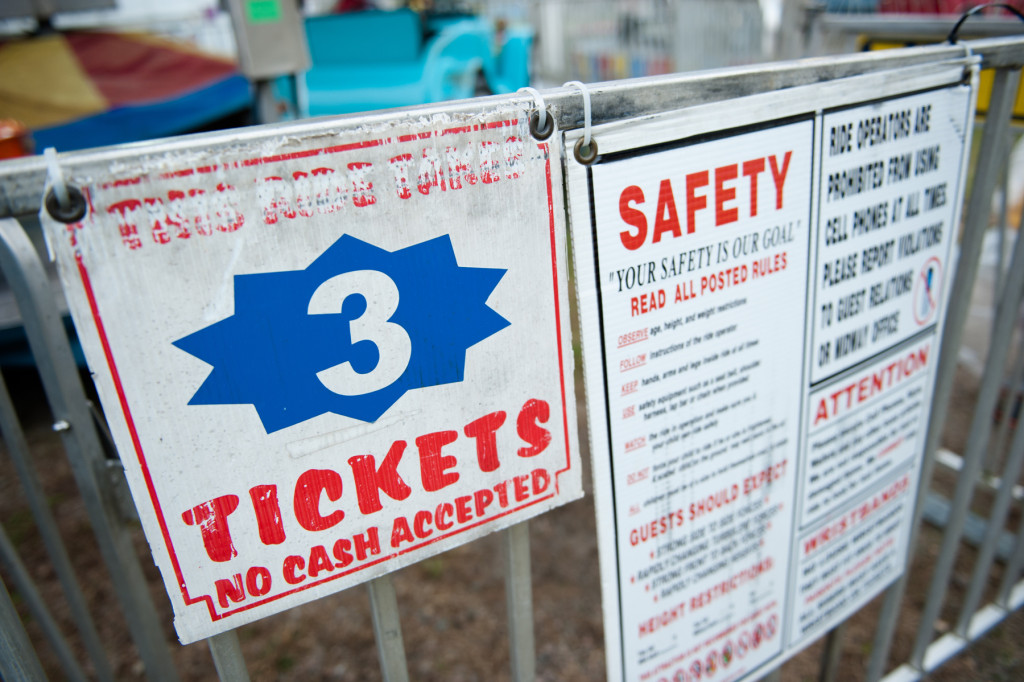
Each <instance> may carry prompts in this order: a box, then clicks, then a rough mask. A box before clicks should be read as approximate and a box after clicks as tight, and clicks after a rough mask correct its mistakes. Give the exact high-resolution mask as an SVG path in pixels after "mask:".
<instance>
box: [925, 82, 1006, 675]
mask: <svg viewBox="0 0 1024 682" xmlns="http://www.w3.org/2000/svg"><path fill="white" fill-rule="evenodd" d="M1019 77H1020V74H1019V72H1016V71H1015V72H1013V74H1012V75H1007V79H1006V82H1007V84H1008V91H1009V92H1011V93H1016V91H1017V87H1016V86H1017V83H1018V82H1019ZM1011 83H1012V86H1010V85H1009V84H1011ZM993 99H995V95H994V94H993ZM993 109H995V107H994V106H993ZM996 115H997V116H998V115H999V114H998V113H997V114H996ZM1008 119H1009V111H1007V112H1006V113H1005V115H1003V116H1002V117H1001V120H1003V121H1008ZM998 123H999V121H998V120H997V121H990V122H989V123H988V124H987V125H986V132H987V127H988V125H992V124H996V125H998ZM1001 139H1002V140H1003V149H1002V151H1001V152H1000V153H999V154H996V155H993V156H992V157H991V162H990V164H989V165H990V166H992V167H994V168H993V169H992V170H993V172H996V173H998V172H999V168H1000V167H1001V166H1002V165H1003V163H1002V161H1003V160H1004V159H1005V139H1006V132H1005V126H1004V130H1003V132H1002V135H1001ZM982 158H987V157H982ZM978 173H979V180H978V182H980V177H981V169H979V171H978ZM993 180H994V178H993ZM975 191H977V190H975ZM971 199H972V200H973V199H974V195H973V192H972V196H971ZM986 218H987V215H986ZM986 222H987V221H986ZM974 227H975V229H978V228H981V229H982V230H983V229H984V227H985V223H980V224H979V225H978V226H974ZM971 281H973V278H972V280H971ZM1022 287H1024V240H1022V239H1019V238H1018V239H1017V243H1016V245H1015V247H1014V254H1013V259H1012V260H1011V261H1010V267H1009V270H1008V271H1007V277H1006V282H1005V286H1004V287H1003V291H1004V295H1003V297H1002V299H1001V300H1000V303H999V307H998V311H999V312H998V314H997V315H996V321H995V328H994V330H993V333H992V342H991V346H990V348H989V353H988V360H987V362H986V365H985V373H984V376H983V378H982V384H981V388H980V390H979V394H978V402H977V406H976V408H975V412H974V419H973V422H972V423H971V429H970V432H969V434H968V436H967V449H966V452H965V453H964V465H963V468H962V469H961V470H960V476H959V477H958V478H957V485H956V490H955V492H954V497H953V507H952V510H951V513H950V518H949V521H948V522H947V524H946V528H945V533H944V535H943V541H942V548H941V550H940V552H939V558H938V561H937V562H936V565H935V569H934V572H933V573H932V582H931V586H930V588H929V590H928V598H927V600H926V601H925V606H924V609H923V611H922V613H921V622H920V626H919V627H918V631H917V639H916V640H915V643H914V650H913V653H912V655H911V658H910V663H911V665H912V666H914V667H915V668H918V669H922V670H923V669H924V659H925V654H926V652H927V648H928V645H929V644H930V643H931V641H932V637H933V633H934V629H933V624H934V622H935V620H936V619H937V618H938V616H939V612H940V610H941V608H942V604H943V601H944V597H945V594H946V589H947V587H948V584H949V578H950V576H951V574H952V571H953V563H954V561H955V560H956V555H957V550H958V548H959V545H960V538H961V536H962V534H963V528H964V523H965V521H966V519H967V512H968V509H967V508H968V506H969V505H970V501H971V497H972V496H973V493H974V486H975V484H976V482H977V480H978V474H979V473H980V471H981V465H982V463H983V462H984V461H985V448H986V446H987V445H988V439H989V435H990V434H991V433H992V423H991V419H992V412H993V409H994V408H995V405H996V400H997V398H998V392H999V384H1000V383H1001V380H1002V374H1003V367H1004V365H1005V363H1006V354H1007V350H1008V349H1009V345H1010V334H1011V333H1012V331H1013V326H1014V324H1015V322H1016V318H1017V316H1016V310H1017V305H1018V304H1019V302H1020V294H1021V290H1022ZM947 352H949V351H947Z"/></svg>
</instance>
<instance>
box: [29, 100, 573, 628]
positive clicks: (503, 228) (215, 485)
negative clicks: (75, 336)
mask: <svg viewBox="0 0 1024 682" xmlns="http://www.w3.org/2000/svg"><path fill="white" fill-rule="evenodd" d="M143 153H144V152H140V156H139V159H138V164H137V166H135V167H133V168H128V167H127V165H126V164H125V165H122V166H120V167H119V168H117V169H111V170H110V173H109V176H108V177H103V178H101V179H97V181H95V182H93V183H91V184H89V185H87V186H86V187H84V188H83V191H84V192H85V194H86V196H87V197H88V201H89V212H88V214H87V216H86V218H85V219H84V220H83V221H82V222H81V223H77V224H74V225H71V226H66V225H63V224H59V223H55V222H52V221H48V220H47V221H46V230H47V234H48V238H49V240H50V242H51V244H52V245H53V247H54V248H55V250H56V252H57V257H58V260H59V265H60V269H61V275H62V279H63V282H64V285H65V287H66V289H67V291H68V298H69V303H70V306H71V310H72V312H73V315H74V318H75V323H76V326H77V328H78V330H79V333H80V335H81V337H82V340H83V345H84V348H85V351H86V356H87V359H88V360H89V363H90V367H91V369H92V371H93V372H94V373H95V376H96V379H97V384H98V387H99V391H100V395H101V399H102V401H103V404H104V407H105V409H106V412H107V414H108V417H109V418H110V421H111V427H112V430H113V432H114V436H115V440H116V442H117V445H118V448H119V451H120V453H121V456H122V459H123V461H124V463H125V469H126V472H127V475H128V480H129V483H130V485H131V489H132V493H133V496H134V498H135V501H136V504H137V506H138V508H139V513H140V516H141V518H142V522H143V526H144V528H145V531H146V534H147V537H148V538H149V541H150V545H151V547H152V550H153V554H154V557H155V559H156V562H157V565H158V566H159V567H160V569H161V572H162V573H163V576H164V580H165V583H166V587H167V591H168V594H169V595H170V598H171V601H172V603H173V605H174V611H175V615H176V618H175V626H176V628H177V630H178V634H179V637H180V639H181V641H182V642H183V643H188V642H192V641H195V640H197V639H199V638H203V637H208V636H210V635H212V634H215V633H218V632H221V631H224V630H227V629H231V628H234V627H236V626H238V625H241V624H243V623H245V622H248V621H251V620H254V619H256V618H259V617H262V616H265V615H268V614H270V613H274V612H277V611H281V610H284V609H287V608H289V607H291V606H294V605H296V604H300V603H303V602H305V601H309V600H311V599H314V598H316V597H319V596H323V595H325V594H328V593H332V592H335V591H338V590H341V589H344V588H346V587H349V586H351V585H354V584H357V583H360V582H363V581H366V580H368V579H371V578H374V577H376V576H379V575H381V574H383V573H386V572H389V571H392V570H395V569H397V568H399V567H401V566H404V565H407V564H410V563H413V562H416V561H419V560H421V559H422V558H424V557H426V556H430V555H433V554H436V553H439V552H442V551H444V550H446V549H449V548H451V547H453V546H456V545H458V544H461V543H464V542H467V541H469V540H471V539H473V538H476V537H479V536H481V535H483V534H486V533H488V532H492V531H494V530H497V529H500V528H504V527H507V526H509V525H512V524H514V523H517V522H520V521H522V520H524V519H526V518H529V517H531V516H534V515H536V514H539V513H541V512H543V511H545V510H548V509H551V508H552V507H554V506H557V505H560V504H563V503H564V502H566V501H569V500H572V499H575V498H577V497H579V496H580V495H581V494H582V487H581V478H580V466H579V459H578V450H577V446H576V433H575V428H576V427H575V421H576V418H575V413H574V405H573V401H572V397H573V386H572V362H573V356H572V350H571V348H572V347H571V342H570V338H569V333H570V327H569V324H568V321H567V320H568V318H567V314H568V305H567V293H566V274H565V273H566V270H565V261H566V252H565V243H564V234H565V230H564V220H563V215H564V211H563V209H562V200H561V196H562V193H561V190H560V187H561V164H560V161H559V159H558V156H557V154H556V153H553V150H552V148H551V147H550V146H549V144H547V143H538V142H537V141H535V140H534V139H533V138H531V137H530V134H529V130H528V126H527V123H526V120H525V118H524V114H523V113H522V112H521V111H519V110H512V109H510V110H505V111H498V112H492V113H489V114H487V115H486V116H484V115H481V116H475V117H474V116H466V117H463V118H461V119H456V120H453V119H450V118H447V117H445V118H437V119H434V120H430V121H426V122H423V121H421V122H410V121H409V120H408V119H404V120H399V121H396V122H394V123H391V124H385V125H381V126H379V127H377V128H374V129H372V130H356V131H347V130H339V132H338V133H337V134H336V135H332V136H324V135H319V136H315V137H309V138H301V137H300V138H298V139H284V138H282V139H281V140H279V143H278V144H277V145H276V146H275V147H274V148H269V149H268V148H265V147H264V148H258V149H252V148H249V147H246V146H245V145H241V144H240V145H239V149H238V151H237V152H235V153H232V154H228V155H222V156H220V157H218V158H206V157H204V156H203V154H202V153H201V151H196V152H195V153H194V158H191V159H190V160H189V161H188V162H183V161H182V160H181V159H182V157H180V156H169V157H161V158H159V159H153V158H148V157H145V156H143V155H142V154H143ZM197 159H198V161H197ZM44 218H45V216H44Z"/></svg>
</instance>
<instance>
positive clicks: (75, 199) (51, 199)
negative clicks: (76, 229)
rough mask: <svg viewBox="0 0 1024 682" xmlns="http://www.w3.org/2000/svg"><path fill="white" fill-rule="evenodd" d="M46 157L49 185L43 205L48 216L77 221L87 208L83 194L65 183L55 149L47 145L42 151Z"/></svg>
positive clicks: (69, 221)
mask: <svg viewBox="0 0 1024 682" xmlns="http://www.w3.org/2000/svg"><path fill="white" fill-rule="evenodd" d="M43 158H45V159H46V176H47V183H48V184H49V185H50V187H49V189H48V190H47V191H46V197H45V198H44V199H43V205H44V206H45V207H46V212H47V213H49V214H50V217H51V218H53V219H54V220H57V221H59V222H62V223H77V222H78V221H79V220H81V219H82V218H84V217H85V211H86V208H87V205H86V202H85V196H84V195H83V194H82V193H81V192H80V191H79V190H78V188H77V187H74V186H72V185H69V184H67V182H66V181H65V179H64V171H63V169H61V167H60V163H59V162H58V161H57V150H56V149H54V148H53V147H47V148H46V151H44V152H43Z"/></svg>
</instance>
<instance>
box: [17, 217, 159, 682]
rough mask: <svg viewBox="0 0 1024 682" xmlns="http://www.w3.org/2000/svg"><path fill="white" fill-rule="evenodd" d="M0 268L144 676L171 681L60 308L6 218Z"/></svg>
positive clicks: (32, 253) (23, 238)
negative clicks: (108, 483)
mask: <svg viewBox="0 0 1024 682" xmlns="http://www.w3.org/2000/svg"><path fill="white" fill-rule="evenodd" d="M0 270H2V272H3V274H4V276H5V277H6V278H7V281H8V283H9V284H10V287H11V291H12V292H13V293H14V297H15V300H17V302H18V308H19V310H20V311H21V315H22V322H23V323H24V326H25V333H26V335H27V336H28V341H29V346H30V348H31V349H32V353H33V356H34V357H35V359H36V363H37V367H38V368H39V374H40V377H41V378H42V380H43V388H44V389H45V391H46V396H47V399H48V400H49V402H50V407H51V409H52V411H53V416H54V419H55V420H56V421H57V422H63V423H65V424H66V425H67V428H63V429H61V437H62V440H63V443H64V447H65V449H66V451H67V454H68V460H69V461H70V463H71V469H72V472H73V474H74V476H75V481H76V482H77V484H78V488H79V491H80V492H81V494H82V498H83V500H84V502H85V508H86V512H87V513H88V515H89V521H90V522H91V524H92V528H93V532H94V533H95V535H96V540H97V543H98V545H99V549H100V553H101V554H102V555H103V559H104V561H105V562H106V564H107V568H108V570H109V571H110V574H111V579H112V582H113V587H114V591H115V593H116V594H117V596H118V600H119V601H120V604H121V610H122V611H123V612H124V615H125V619H126V620H127V622H128V628H129V631H130V632H131V635H132V638H133V640H134V642H135V645H136V646H137V647H138V650H139V655H140V656H141V658H142V661H143V664H144V665H145V668H146V674H147V675H148V676H149V678H150V679H154V680H161V681H166V682H174V681H176V680H177V679H178V674H177V672H176V670H175V668H174V661H173V660H172V659H171V654H170V650H169V649H168V647H167V640H166V639H165V638H164V634H163V630H162V628H161V626H160V622H159V620H158V619H157V613H156V608H155V607H154V605H153V600H152V598H151V597H150V594H149V588H148V586H147V584H146V579H145V577H144V576H143V574H142V568H141V566H140V564H139V558H138V556H137V555H136V554H135V550H134V547H133V546H132V538H131V535H130V534H129V532H128V529H127V528H125V527H124V526H123V525H122V524H121V523H120V522H119V521H117V514H116V511H115V506H114V505H115V503H114V501H113V499H112V494H111V491H110V490H109V488H108V487H107V486H105V485H104V484H103V481H104V480H105V478H104V470H105V461H104V454H103V448H102V446H101V445H100V442H99V439H98V437H97V435H96V430H95V427H94V426H93V423H92V415H91V414H90V412H89V407H88V404H87V403H86V399H85V393H84V391H83V389H82V384H81V380H80V379H79V376H78V368H77V366H76V365H75V361H74V357H73V356H72V354H71V348H70V346H69V344H68V339H67V336H66V334H65V331H64V325H63V323H62V321H61V316H60V312H59V311H58V310H57V304H56V302H55V301H54V300H53V295H52V292H51V290H50V285H49V281H48V279H47V277H46V273H45V272H44V271H43V267H42V263H41V262H40V261H39V255H38V254H37V253H36V250H35V248H34V247H33V246H32V242H31V241H30V240H29V238H28V236H27V235H26V234H25V232H24V230H23V229H22V228H21V226H20V225H19V224H18V223H17V222H16V221H14V220H10V219H3V220H0Z"/></svg>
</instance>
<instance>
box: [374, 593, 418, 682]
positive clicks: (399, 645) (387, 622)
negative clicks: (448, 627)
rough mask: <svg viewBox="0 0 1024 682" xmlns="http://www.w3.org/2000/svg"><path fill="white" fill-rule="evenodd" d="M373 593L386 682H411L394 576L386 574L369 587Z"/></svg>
mask: <svg viewBox="0 0 1024 682" xmlns="http://www.w3.org/2000/svg"><path fill="white" fill-rule="evenodd" d="M366 586H367V589H368V590H369V592H370V611H371V612H372V614H373V634H374V636H375V637H376V639H377V656H378V658H379V659H380V671H381V674H382V675H383V676H384V682H409V669H408V666H407V665H406V662H405V644H404V643H403V642H402V622H401V619H400V617H399V615H398V598H397V597H396V596H395V586H394V585H393V584H392V583H391V576H390V575H382V576H381V577H379V578H376V579H374V580H371V581H370V582H368V583H367V584H366Z"/></svg>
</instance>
